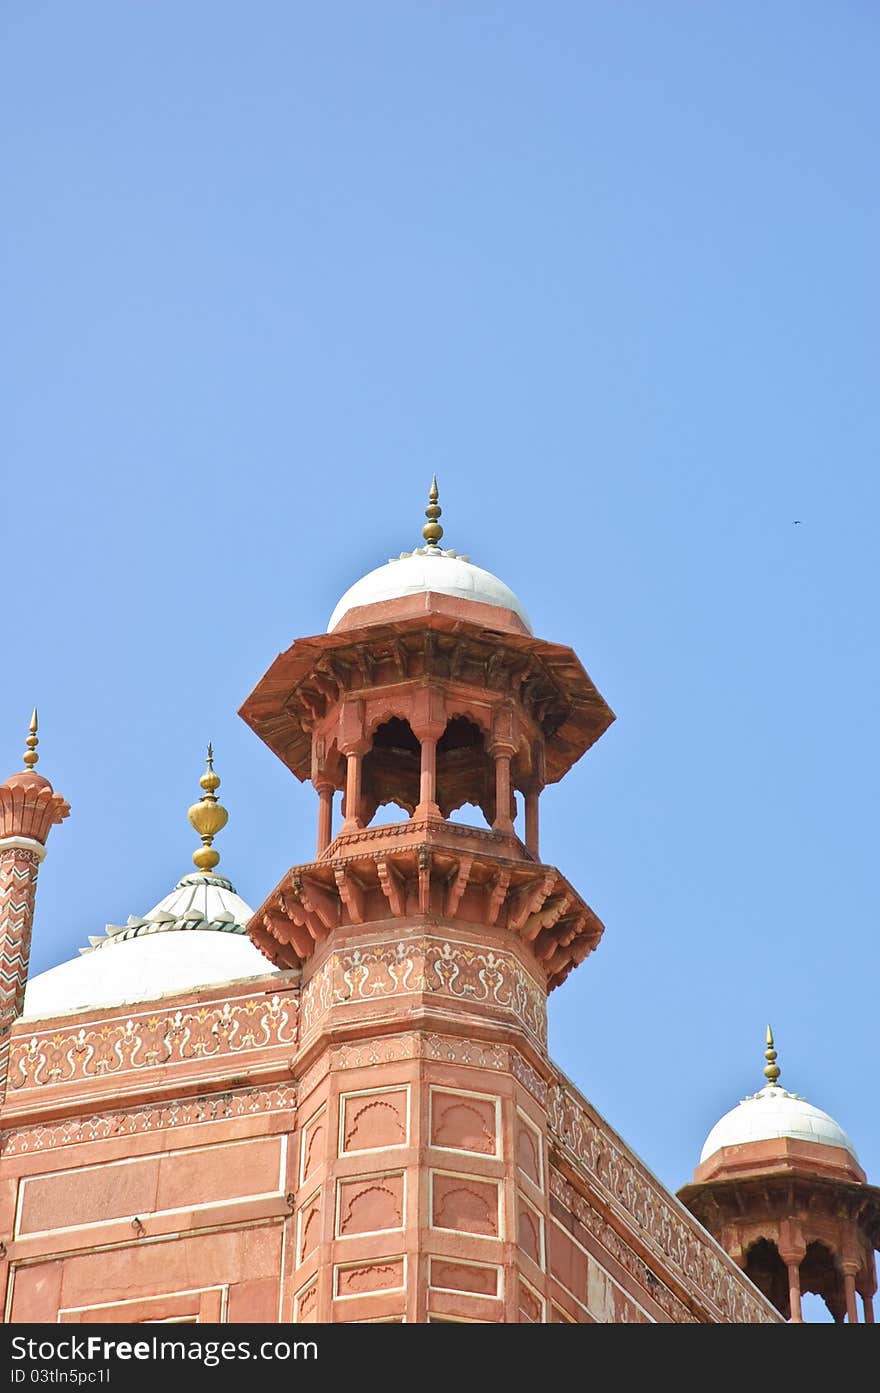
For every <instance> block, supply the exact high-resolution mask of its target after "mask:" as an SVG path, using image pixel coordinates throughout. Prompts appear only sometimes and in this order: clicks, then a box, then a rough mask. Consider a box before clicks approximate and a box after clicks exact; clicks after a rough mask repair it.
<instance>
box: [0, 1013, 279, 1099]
mask: <svg viewBox="0 0 880 1393" xmlns="http://www.w3.org/2000/svg"><path fill="white" fill-rule="evenodd" d="M297 1013H298V1002H297V997H296V995H295V994H293V993H288V994H287V995H285V996H280V995H275V996H273V997H271V998H269V999H268V1000H266V999H265V998H258V999H254V998H243V997H236V998H232V999H227V1000H225V1001H217V1002H213V1003H211V1004H203V1005H197V1006H194V1007H192V1008H190V1009H188V1010H178V1011H174V1012H173V1013H171V1014H170V1015H164V1014H161V1013H156V1011H155V1008H154V1009H153V1010H152V1011H151V1012H150V1014H149V1015H148V1014H147V1012H141V1013H134V1014H132V1015H131V1016H128V1017H116V1018H113V1019H109V1020H107V1019H105V1020H102V1021H96V1022H94V1023H90V1024H88V1025H82V1026H79V1027H78V1028H76V1027H75V1028H73V1029H71V1030H68V1031H64V1030H58V1028H57V1025H56V1028H55V1029H54V1030H45V1031H38V1032H36V1033H35V1034H34V1035H32V1036H31V1037H30V1039H26V1038H22V1037H20V1036H19V1037H18V1038H17V1039H16V1040H15V1041H14V1042H13V1045H12V1051H11V1058H10V1065H9V1086H10V1088H11V1089H22V1088H38V1087H41V1086H43V1085H46V1084H64V1083H70V1082H71V1081H73V1080H75V1079H76V1080H79V1079H99V1078H107V1077H111V1076H116V1075H120V1074H125V1073H129V1072H133V1071H136V1070H140V1069H154V1068H158V1067H160V1066H161V1067H163V1068H173V1067H174V1066H175V1065H182V1064H191V1063H193V1062H194V1061H196V1060H200V1059H213V1058H220V1057H222V1056H224V1055H240V1054H244V1053H247V1052H249V1051H254V1050H262V1049H266V1048H268V1047H270V1046H272V1045H287V1046H293V1045H295V1044H296V1039H297Z"/></svg>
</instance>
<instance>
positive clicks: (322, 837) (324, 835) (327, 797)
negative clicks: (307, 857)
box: [315, 783, 335, 856]
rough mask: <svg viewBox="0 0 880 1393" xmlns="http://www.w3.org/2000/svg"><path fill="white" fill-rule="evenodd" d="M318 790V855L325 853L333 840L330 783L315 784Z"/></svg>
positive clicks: (331, 788) (331, 786)
mask: <svg viewBox="0 0 880 1393" xmlns="http://www.w3.org/2000/svg"><path fill="white" fill-rule="evenodd" d="M315 788H316V789H317V790H318V855H319V856H320V855H321V853H322V852H324V851H326V850H327V848H328V846H329V845H330V843H331V842H332V840H333V794H334V792H335V790H334V788H333V785H332V784H331V783H316V784H315Z"/></svg>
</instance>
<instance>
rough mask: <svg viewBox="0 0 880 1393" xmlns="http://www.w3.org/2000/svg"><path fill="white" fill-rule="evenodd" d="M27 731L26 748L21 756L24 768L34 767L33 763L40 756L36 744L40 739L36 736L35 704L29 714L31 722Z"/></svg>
mask: <svg viewBox="0 0 880 1393" xmlns="http://www.w3.org/2000/svg"><path fill="white" fill-rule="evenodd" d="M28 732H29V733H28V737H27V739H26V740H25V742H24V743H25V745H26V746H27V749H26V750H25V752H24V755H23V756H22V758H23V759H24V767H25V769H33V767H34V765H35V764H36V762H37V760H38V759H39V758H40V756H39V755H38V754H37V746H38V745H39V743H40V741H39V737H38V735H37V708H36V706H35V707H34V714H33V715H32V716H31V723H30V726H29V727H28Z"/></svg>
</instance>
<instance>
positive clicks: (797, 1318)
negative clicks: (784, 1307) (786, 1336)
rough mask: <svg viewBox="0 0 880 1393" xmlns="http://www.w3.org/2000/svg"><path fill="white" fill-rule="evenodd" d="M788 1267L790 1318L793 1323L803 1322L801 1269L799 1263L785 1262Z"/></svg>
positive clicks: (800, 1323) (799, 1323)
mask: <svg viewBox="0 0 880 1393" xmlns="http://www.w3.org/2000/svg"><path fill="white" fill-rule="evenodd" d="M785 1265H786V1267H787V1268H788V1301H789V1305H790V1307H791V1320H792V1324H793V1325H802V1324H803V1319H804V1317H803V1312H802V1311H801V1269H800V1263H799V1262H797V1261H795V1262H787V1263H786V1264H785Z"/></svg>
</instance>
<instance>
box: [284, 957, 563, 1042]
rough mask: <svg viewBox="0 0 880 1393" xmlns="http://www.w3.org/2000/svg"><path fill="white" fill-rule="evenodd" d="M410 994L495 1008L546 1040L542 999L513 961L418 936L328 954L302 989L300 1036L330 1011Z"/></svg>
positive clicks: (543, 1001)
mask: <svg viewBox="0 0 880 1393" xmlns="http://www.w3.org/2000/svg"><path fill="white" fill-rule="evenodd" d="M409 992H412V993H425V994H434V995H436V996H440V997H446V998H457V999H458V1000H460V1001H466V1002H467V1003H469V1004H472V1005H474V1006H486V1007H490V1008H492V1007H495V1008H500V1009H502V1010H504V1011H507V1012H509V1013H510V1014H511V1015H513V1016H514V1017H515V1019H516V1020H517V1021H519V1023H520V1024H521V1025H523V1026H524V1027H525V1028H526V1030H528V1031H529V1033H530V1034H531V1035H533V1036H534V1037H535V1038H536V1039H538V1040H540V1041H541V1042H542V1043H543V1041H544V1040H545V1039H546V1036H547V1004H546V998H545V996H544V994H543V992H541V991H539V989H538V987H537V986H536V985H535V984H534V982H532V981H531V980H530V979H529V977H528V976H527V974H526V972H525V970H524V969H523V968H522V967H521V965H520V964H519V963H518V962H517V960H516V959H515V958H514V957H512V956H511V955H510V954H507V953H494V952H492V951H491V950H488V949H484V948H479V947H476V946H474V945H470V944H460V943H449V942H443V943H439V942H437V941H436V940H431V939H427V938H422V939H416V940H413V941H410V942H404V941H399V942H396V943H382V944H378V945H376V946H375V947H373V948H353V949H350V950H340V951H338V952H336V953H333V954H332V955H331V956H330V957H329V958H328V960H327V962H325V963H324V964H323V965H322V967H320V968H319V969H318V971H317V972H316V973H315V974H314V976H313V977H312V978H311V979H310V980H309V981H308V982H307V983H306V985H305V986H304V987H303V990H302V1034H303V1037H307V1036H308V1035H309V1034H310V1033H311V1032H312V1031H313V1030H315V1029H316V1028H317V1026H318V1024H319V1023H320V1022H321V1020H322V1019H323V1018H324V1017H325V1016H326V1014H327V1012H328V1011H330V1010H331V1009H332V1008H334V1007H340V1006H348V1005H352V1004H354V1003H356V1002H362V1001H373V1000H377V999H379V998H383V997H389V996H393V995H399V994H405V993H409Z"/></svg>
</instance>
